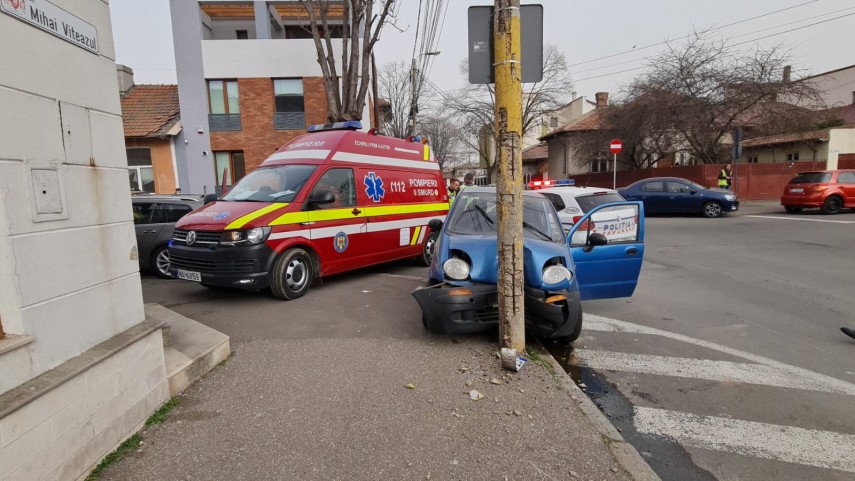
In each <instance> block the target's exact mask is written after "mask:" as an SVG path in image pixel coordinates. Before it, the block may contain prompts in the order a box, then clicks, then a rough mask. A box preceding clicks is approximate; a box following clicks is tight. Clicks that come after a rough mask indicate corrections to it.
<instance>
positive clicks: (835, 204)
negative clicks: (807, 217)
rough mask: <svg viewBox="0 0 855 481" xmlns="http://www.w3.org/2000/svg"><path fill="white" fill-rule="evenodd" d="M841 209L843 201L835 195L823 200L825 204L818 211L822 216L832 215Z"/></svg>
mask: <svg viewBox="0 0 855 481" xmlns="http://www.w3.org/2000/svg"><path fill="white" fill-rule="evenodd" d="M842 208H843V200H842V199H841V198H840V197H837V196H836V195H832V196H830V197H829V198H827V199H825V202H823V203H822V207H820V208H819V210H821V211H822V213H823V214H828V215H834V214H837V213H838V212H840V209H842Z"/></svg>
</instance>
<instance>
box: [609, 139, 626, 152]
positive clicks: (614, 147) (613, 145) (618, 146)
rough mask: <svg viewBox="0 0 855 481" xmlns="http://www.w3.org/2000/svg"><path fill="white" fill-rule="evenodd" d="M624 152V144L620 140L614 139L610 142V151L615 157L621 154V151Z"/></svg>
mask: <svg viewBox="0 0 855 481" xmlns="http://www.w3.org/2000/svg"><path fill="white" fill-rule="evenodd" d="M621 150H623V142H621V141H620V140H618V139H614V140H612V141H611V142H609V151H610V152H611V153H613V154H615V155H617V154H619V153H620V151H621Z"/></svg>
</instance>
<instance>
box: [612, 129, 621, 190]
mask: <svg viewBox="0 0 855 481" xmlns="http://www.w3.org/2000/svg"><path fill="white" fill-rule="evenodd" d="M621 150H623V142H621V141H620V139H614V140H612V141H611V142H609V151H610V152H611V153H612V154H614V161H613V163H612V176H613V177H612V189H615V190H617V154H619V153H620V152H621Z"/></svg>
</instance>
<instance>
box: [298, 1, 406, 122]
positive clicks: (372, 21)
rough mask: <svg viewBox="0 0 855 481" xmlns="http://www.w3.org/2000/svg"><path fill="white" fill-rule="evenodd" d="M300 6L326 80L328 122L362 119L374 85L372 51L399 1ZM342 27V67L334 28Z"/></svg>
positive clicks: (321, 2) (314, 3) (303, 3)
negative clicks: (370, 88) (306, 17)
mask: <svg viewBox="0 0 855 481" xmlns="http://www.w3.org/2000/svg"><path fill="white" fill-rule="evenodd" d="M300 3H301V4H302V5H303V6H304V7H305V9H306V14H307V15H308V18H309V25H310V27H311V31H312V38H313V39H314V41H315V48H316V49H317V52H318V64H319V65H320V66H321V72H322V73H323V77H324V88H325V89H326V95H327V120H328V121H329V122H339V121H344V120H361V119H362V111H363V109H364V107H365V96H366V94H367V93H368V88H369V86H370V85H371V80H370V75H369V67H370V60H371V52H372V51H373V49H374V44H376V43H377V40H378V38H379V37H380V31H381V30H382V29H383V25H384V24H385V23H386V22H387V21H388V20H389V19H390V18H394V16H395V14H396V10H397V3H398V2H397V0H300ZM376 12H379V13H376ZM339 24H341V26H342V30H341V31H342V35H341V37H342V38H341V63H340V65H339V64H337V63H336V58H335V52H334V50H333V39H332V33H333V29H332V28H331V27H335V26H338V25H339ZM360 36H361V38H360ZM339 87H341V88H339Z"/></svg>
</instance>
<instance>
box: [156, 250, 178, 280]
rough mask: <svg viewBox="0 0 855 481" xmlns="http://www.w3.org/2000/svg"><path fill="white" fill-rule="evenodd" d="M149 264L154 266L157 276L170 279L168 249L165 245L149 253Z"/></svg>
mask: <svg viewBox="0 0 855 481" xmlns="http://www.w3.org/2000/svg"><path fill="white" fill-rule="evenodd" d="M151 266H152V267H153V268H154V273H155V274H157V277H162V278H164V279H172V278H173V277H172V274H170V272H169V266H170V263H169V250H168V249H167V247H166V246H160V247H158V248H157V249H155V250H154V252H152V253H151Z"/></svg>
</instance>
